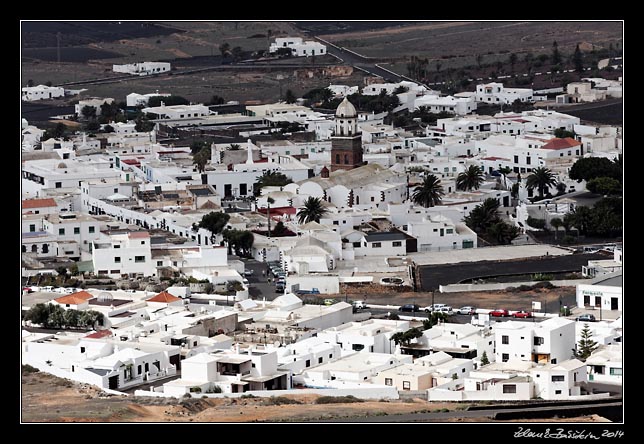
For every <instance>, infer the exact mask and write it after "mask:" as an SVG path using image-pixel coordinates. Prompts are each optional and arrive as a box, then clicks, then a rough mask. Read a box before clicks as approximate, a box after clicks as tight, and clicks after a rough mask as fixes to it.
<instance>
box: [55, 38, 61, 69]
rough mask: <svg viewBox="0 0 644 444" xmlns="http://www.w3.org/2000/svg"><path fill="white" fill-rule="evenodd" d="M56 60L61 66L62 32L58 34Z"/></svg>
mask: <svg viewBox="0 0 644 444" xmlns="http://www.w3.org/2000/svg"><path fill="white" fill-rule="evenodd" d="M56 60H57V61H58V64H59V65H60V31H59V32H57V33H56Z"/></svg>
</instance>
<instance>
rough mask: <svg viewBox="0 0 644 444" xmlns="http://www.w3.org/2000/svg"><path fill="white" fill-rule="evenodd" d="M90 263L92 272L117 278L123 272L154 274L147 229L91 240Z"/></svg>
mask: <svg viewBox="0 0 644 444" xmlns="http://www.w3.org/2000/svg"><path fill="white" fill-rule="evenodd" d="M92 264H93V266H94V273H96V274H97V275H101V274H105V275H108V276H109V277H111V278H118V277H121V275H123V274H126V275H130V276H137V275H143V276H155V275H156V266H155V264H154V262H153V261H152V253H151V250H150V235H149V234H148V232H147V231H136V232H130V233H123V234H112V235H108V238H107V239H106V240H105V241H103V240H99V241H94V242H92Z"/></svg>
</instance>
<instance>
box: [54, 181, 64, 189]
mask: <svg viewBox="0 0 644 444" xmlns="http://www.w3.org/2000/svg"><path fill="white" fill-rule="evenodd" d="M55 186H56V188H62V187H63V183H62V182H56V185H55Z"/></svg>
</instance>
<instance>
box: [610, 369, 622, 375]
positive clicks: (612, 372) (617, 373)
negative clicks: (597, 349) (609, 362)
mask: <svg viewBox="0 0 644 444" xmlns="http://www.w3.org/2000/svg"><path fill="white" fill-rule="evenodd" d="M610 374H611V376H622V369H621V368H612V367H611V369H610Z"/></svg>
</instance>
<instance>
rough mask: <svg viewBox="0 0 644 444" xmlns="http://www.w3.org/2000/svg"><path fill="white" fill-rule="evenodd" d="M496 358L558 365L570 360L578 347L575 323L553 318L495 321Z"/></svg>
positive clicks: (502, 360)
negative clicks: (576, 344) (535, 320)
mask: <svg viewBox="0 0 644 444" xmlns="http://www.w3.org/2000/svg"><path fill="white" fill-rule="evenodd" d="M494 338H495V345H496V352H495V355H496V360H497V361H500V362H507V361H509V360H517V359H518V360H522V361H532V362H538V363H544V364H555V365H556V364H557V363H562V362H564V361H567V360H569V359H570V358H571V357H572V350H573V349H574V348H575V322H574V321H571V320H570V319H566V318H559V317H558V318H550V319H547V320H545V321H543V322H539V323H531V322H519V321H507V322H497V323H496V324H494Z"/></svg>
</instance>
